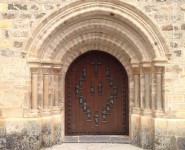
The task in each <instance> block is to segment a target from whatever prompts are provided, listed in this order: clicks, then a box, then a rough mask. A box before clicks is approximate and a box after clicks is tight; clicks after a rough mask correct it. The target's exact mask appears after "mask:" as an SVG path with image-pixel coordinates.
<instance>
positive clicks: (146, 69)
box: [142, 67, 152, 74]
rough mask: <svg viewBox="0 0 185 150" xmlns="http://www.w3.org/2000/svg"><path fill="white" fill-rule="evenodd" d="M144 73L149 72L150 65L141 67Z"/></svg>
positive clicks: (150, 70)
mask: <svg viewBox="0 0 185 150" xmlns="http://www.w3.org/2000/svg"><path fill="white" fill-rule="evenodd" d="M142 70H143V73H144V74H150V73H151V72H152V67H142Z"/></svg>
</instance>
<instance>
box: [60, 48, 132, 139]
mask: <svg viewBox="0 0 185 150" xmlns="http://www.w3.org/2000/svg"><path fill="white" fill-rule="evenodd" d="M93 52H99V53H103V54H105V55H109V56H110V57H113V58H114V59H115V60H116V61H117V62H118V63H119V64H120V65H121V66H122V69H123V70H124V72H125V75H126V77H127V81H126V82H127V88H126V98H127V100H126V109H127V110H126V116H127V120H126V122H127V123H126V125H127V131H128V133H127V135H93V136H92V135H85V137H87V139H88V140H89V141H94V139H93V137H94V136H95V137H97V138H98V139H99V141H100V143H101V137H104V139H106V138H108V139H110V141H109V140H105V141H104V142H106V143H110V142H111V141H112V140H113V139H118V140H116V141H117V142H118V143H120V142H119V141H124V143H129V134H130V111H129V106H130V101H129V97H130V93H129V89H130V88H129V87H130V86H129V83H130V81H129V80H130V79H131V78H129V76H128V73H127V70H126V68H125V67H124V65H123V64H122V63H121V62H120V60H119V59H118V58H116V57H115V56H113V55H112V54H110V53H108V52H106V51H101V50H90V51H87V52H85V53H83V54H81V55H79V56H78V57H76V58H75V59H74V60H73V61H72V62H71V64H70V65H69V67H68V68H67V71H66V72H65V76H64V105H63V106H64V111H63V113H64V115H63V116H64V117H63V118H64V120H63V121H64V129H63V130H64V131H63V134H64V142H70V141H72V142H78V141H80V139H81V138H82V139H83V137H84V136H81V135H76V136H73V135H66V126H65V125H66V111H65V109H66V104H65V103H66V100H65V99H66V77H67V73H68V70H69V69H70V67H71V65H72V64H73V63H75V61H78V60H79V59H80V57H83V56H84V55H86V54H89V53H93ZM77 139H78V140H77ZM87 139H85V140H84V139H83V140H82V141H81V142H83V141H86V142H88V140H87ZM120 139H123V140H120ZM95 141H96V140H95ZM121 143H122V142H121Z"/></svg>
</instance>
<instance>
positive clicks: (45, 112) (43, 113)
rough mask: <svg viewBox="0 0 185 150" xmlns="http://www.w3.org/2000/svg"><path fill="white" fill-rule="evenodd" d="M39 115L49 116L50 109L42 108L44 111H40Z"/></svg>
mask: <svg viewBox="0 0 185 150" xmlns="http://www.w3.org/2000/svg"><path fill="white" fill-rule="evenodd" d="M40 114H41V116H42V117H45V116H50V115H51V109H48V108H44V109H42V111H41V112H40Z"/></svg>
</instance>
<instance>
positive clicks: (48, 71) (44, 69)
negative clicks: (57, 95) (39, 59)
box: [42, 66, 51, 75]
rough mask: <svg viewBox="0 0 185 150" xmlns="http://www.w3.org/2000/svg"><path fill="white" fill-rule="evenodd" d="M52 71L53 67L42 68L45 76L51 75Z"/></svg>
mask: <svg viewBox="0 0 185 150" xmlns="http://www.w3.org/2000/svg"><path fill="white" fill-rule="evenodd" d="M50 71H51V66H43V67H42V73H43V74H44V75H47V74H49V73H50Z"/></svg>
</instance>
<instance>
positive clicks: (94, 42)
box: [24, 0, 171, 113]
mask: <svg viewBox="0 0 185 150" xmlns="http://www.w3.org/2000/svg"><path fill="white" fill-rule="evenodd" d="M90 50H100V51H105V52H108V53H109V54H111V55H113V56H114V57H116V58H117V59H118V60H119V61H120V62H121V63H122V64H123V66H124V67H125V69H126V71H127V74H128V76H129V91H130V93H129V94H130V95H129V99H130V106H131V107H133V108H135V109H134V111H133V113H138V111H139V112H140V110H159V111H161V110H163V106H164V104H163V94H162V91H163V86H162V85H163V70H164V68H163V66H164V64H165V63H166V62H167V61H168V58H169V56H170V55H171V52H170V50H169V48H168V47H167V45H166V43H165V41H164V39H163V38H162V35H161V33H160V31H159V30H158V29H157V27H156V26H155V24H154V23H153V22H152V21H150V19H149V18H148V17H147V16H146V15H144V14H143V13H142V12H141V11H139V10H138V9H137V8H135V7H134V6H131V5H129V4H127V3H124V2H121V1H119V0H114V1H112V0H97V1H94V0H86V1H83V0H76V1H74V2H71V3H68V4H67V5H63V6H61V8H60V9H59V10H58V11H56V12H54V13H53V14H51V15H50V16H48V17H47V18H46V19H45V20H43V22H42V23H41V24H40V25H39V26H38V28H37V29H36V30H35V33H34V34H33V37H32V38H31V39H30V40H29V41H28V43H27V46H26V47H25V51H24V53H27V57H28V62H29V64H30V65H31V72H32V107H31V108H33V109H35V108H37V103H36V101H37V96H36V95H37V94H38V93H37V92H38V91H37V90H36V89H37V88H38V87H37V82H38V79H37V75H36V73H35V69H34V68H35V64H36V66H37V67H36V68H39V69H40V70H42V75H41V76H42V77H43V108H47V107H48V105H49V102H48V101H49V99H48V97H49V96H50V94H48V93H49V92H50V86H51V85H53V84H55V85H56V81H57V82H58V83H60V84H57V85H56V87H57V88H58V90H59V91H60V94H56V89H54V91H55V92H54V93H55V94H54V95H55V96H54V97H56V99H61V100H62V99H63V98H64V86H61V85H63V84H64V78H65V75H66V71H67V69H68V68H69V66H70V64H71V63H72V62H73V61H74V60H75V59H76V58H77V57H78V56H80V55H81V54H83V53H85V52H87V51H90ZM43 64H47V66H49V68H50V69H51V68H55V67H61V70H60V72H58V73H57V75H58V76H57V75H56V72H55V71H54V72H53V71H49V73H48V72H46V73H45V69H44V70H43V66H44V65H43ZM51 70H52V69H51ZM51 72H53V73H51ZM50 75H51V76H52V77H51V78H52V79H53V76H54V78H56V79H55V82H54V80H52V81H53V82H52V83H53V84H51V85H50V84H49V81H50ZM47 86H48V87H47ZM52 87H54V86H52ZM50 98H51V97H50ZM54 104H55V105H58V100H56V101H54ZM138 108H139V109H138ZM143 112H144V111H143Z"/></svg>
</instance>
